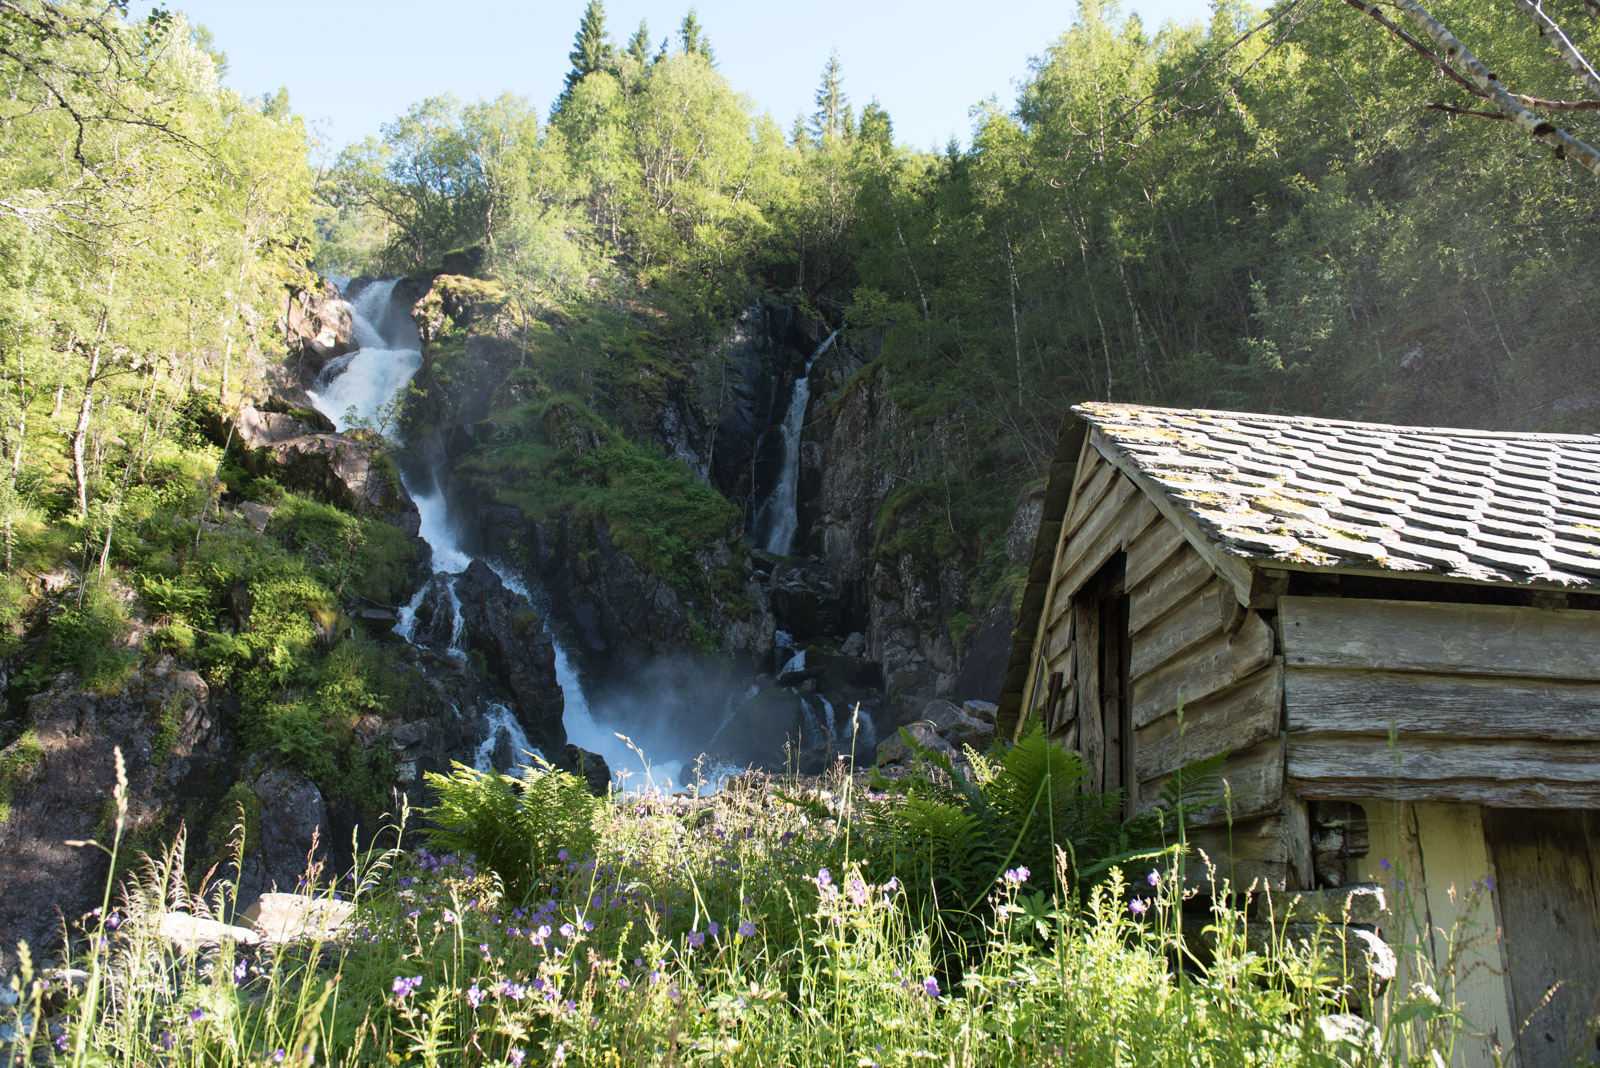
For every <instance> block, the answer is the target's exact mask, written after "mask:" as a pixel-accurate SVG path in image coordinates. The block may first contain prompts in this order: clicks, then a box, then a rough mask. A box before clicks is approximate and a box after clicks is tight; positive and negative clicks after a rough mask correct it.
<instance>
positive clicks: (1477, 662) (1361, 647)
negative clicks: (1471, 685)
mask: <svg viewBox="0 0 1600 1068" xmlns="http://www.w3.org/2000/svg"><path fill="white" fill-rule="evenodd" d="M1279 618H1280V620H1281V625H1282V629H1283V646H1284V654H1285V656H1286V657H1287V660H1288V663H1289V664H1290V665H1298V664H1323V665H1329V666H1338V667H1357V668H1382V669H1387V670H1390V671H1432V672H1472V673H1478V674H1486V675H1521V676H1534V677H1539V678H1553V679H1595V680H1600V612H1587V611H1583V610H1581V609H1550V608H1518V607H1512V606H1508V605H1475V604H1441V603H1438V602H1433V601H1373V600H1357V599H1353V598H1335V597H1284V598H1281V599H1280V600H1279Z"/></svg>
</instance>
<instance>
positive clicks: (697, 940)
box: [689, 931, 706, 949]
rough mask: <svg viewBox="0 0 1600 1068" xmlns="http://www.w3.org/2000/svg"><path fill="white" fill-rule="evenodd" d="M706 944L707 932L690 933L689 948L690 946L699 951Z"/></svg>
mask: <svg viewBox="0 0 1600 1068" xmlns="http://www.w3.org/2000/svg"><path fill="white" fill-rule="evenodd" d="M705 944H706V936H705V932H704V931H690V932H689V946H690V948H692V949H699V948H700V947H701V946H703V945H705Z"/></svg>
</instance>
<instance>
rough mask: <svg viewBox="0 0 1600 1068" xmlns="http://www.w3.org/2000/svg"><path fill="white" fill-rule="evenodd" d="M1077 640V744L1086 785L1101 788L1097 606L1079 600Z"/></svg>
mask: <svg viewBox="0 0 1600 1068" xmlns="http://www.w3.org/2000/svg"><path fill="white" fill-rule="evenodd" d="M1072 613H1073V615H1074V616H1075V617H1076V619H1075V620H1074V622H1073V627H1074V628H1075V630H1076V632H1077V635H1078V641H1077V644H1076V645H1075V646H1074V648H1075V649H1077V651H1078V748H1079V751H1080V752H1082V753H1083V762H1084V763H1085V764H1087V765H1088V766H1089V787H1090V789H1091V790H1093V791H1094V792H1095V793H1099V792H1100V788H1101V781H1100V768H1101V766H1102V764H1103V762H1104V759H1105V741H1104V739H1102V738H1101V737H1100V610H1099V606H1097V605H1093V604H1082V603H1080V604H1078V605H1076V606H1075V607H1074V608H1073V610H1072Z"/></svg>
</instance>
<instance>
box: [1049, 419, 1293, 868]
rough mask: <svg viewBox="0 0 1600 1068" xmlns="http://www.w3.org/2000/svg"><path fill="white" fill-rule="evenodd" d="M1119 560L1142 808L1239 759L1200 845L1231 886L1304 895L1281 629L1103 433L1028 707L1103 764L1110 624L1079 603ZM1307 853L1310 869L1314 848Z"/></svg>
mask: <svg viewBox="0 0 1600 1068" xmlns="http://www.w3.org/2000/svg"><path fill="white" fill-rule="evenodd" d="M1119 553H1121V554H1123V560H1124V565H1123V567H1124V574H1123V575H1122V581H1123V590H1124V592H1125V593H1126V595H1127V597H1128V619H1129V622H1128V630H1129V634H1130V639H1129V642H1130V650H1129V671H1128V675H1129V680H1130V685H1131V694H1130V697H1129V700H1130V705H1131V719H1132V726H1133V732H1134V733H1133V740H1132V744H1133V752H1132V759H1131V762H1130V764H1131V769H1132V771H1133V781H1132V782H1131V783H1130V784H1129V791H1128V792H1129V796H1130V797H1131V798H1132V799H1133V801H1132V803H1133V807H1134V809H1135V810H1136V811H1138V810H1147V809H1149V808H1152V807H1154V806H1155V804H1156V802H1157V800H1158V798H1159V795H1160V792H1161V789H1162V787H1163V786H1165V785H1166V783H1167V782H1168V780H1169V779H1170V777H1171V775H1172V773H1173V772H1174V771H1176V770H1177V769H1178V768H1180V767H1182V766H1183V765H1185V764H1188V763H1192V762H1193V761H1196V760H1199V759H1202V758H1204V757H1208V756H1211V755H1213V754H1216V753H1220V752H1224V751H1226V752H1228V753H1229V754H1230V756H1229V757H1228V760H1227V762H1226V764H1225V765H1224V768H1223V772H1222V775H1223V778H1224V779H1225V780H1226V781H1227V784H1228V796H1227V800H1226V802H1219V803H1218V804H1215V805H1212V806H1210V807H1209V808H1207V809H1205V810H1203V811H1200V812H1195V813H1192V814H1191V817H1190V819H1189V820H1188V824H1189V826H1190V827H1191V828H1192V832H1191V833H1192V834H1193V836H1194V838H1195V841H1196V842H1197V843H1198V844H1201V845H1202V846H1205V847H1207V852H1208V854H1209V855H1210V856H1211V857H1212V859H1213V860H1215V861H1217V862H1218V864H1219V870H1220V873H1221V874H1222V875H1224V876H1228V877H1231V878H1233V879H1235V880H1239V881H1240V882H1241V884H1242V885H1248V884H1249V883H1250V882H1251V881H1252V880H1257V879H1261V880H1265V881H1266V882H1268V883H1270V884H1271V885H1274V886H1284V885H1286V884H1287V885H1294V884H1295V883H1296V882H1297V881H1298V879H1297V874H1298V873H1297V872H1296V871H1295V869H1297V868H1299V867H1301V866H1302V863H1301V862H1298V858H1297V857H1296V850H1297V847H1296V845H1295V842H1296V841H1298V839H1299V838H1301V837H1303V836H1302V835H1297V834H1295V833H1293V827H1294V826H1296V825H1298V824H1299V823H1301V822H1303V818H1301V817H1303V808H1302V809H1301V810H1300V811H1299V812H1296V811H1295V810H1294V801H1293V799H1292V798H1291V799H1286V797H1285V776H1284V736H1283V730H1282V726H1283V724H1282V717H1283V712H1282V708H1283V679H1284V665H1283V661H1282V658H1281V657H1280V656H1278V655H1277V652H1278V651H1277V639H1276V635H1275V633H1274V630H1273V627H1272V626H1271V624H1270V623H1269V622H1268V621H1267V619H1266V618H1263V617H1262V616H1261V615H1260V614H1259V613H1257V612H1254V611H1245V610H1244V609H1243V608H1241V607H1240V604H1239V601H1238V598H1237V596H1236V594H1235V592H1234V590H1233V588H1232V587H1231V586H1230V585H1229V584H1228V583H1227V582H1225V581H1223V580H1222V579H1220V578H1219V577H1218V576H1217V574H1216V573H1215V571H1214V570H1213V569H1212V568H1211V566H1210V565H1209V564H1208V563H1207V562H1206V560H1205V559H1204V558H1202V557H1201V555H1200V554H1199V553H1198V552H1197V551H1196V550H1195V549H1194V547H1193V546H1191V545H1190V544H1189V542H1188V541H1187V540H1186V538H1185V536H1184V534H1183V532H1182V531H1181V530H1179V529H1178V528H1177V527H1176V526H1175V525H1174V524H1173V523H1171V522H1170V521H1169V520H1167V519H1166V518H1165V517H1163V516H1162V515H1161V514H1160V512H1159V511H1158V510H1157V509H1156V507H1155V506H1154V505H1153V504H1152V503H1151V501H1150V499H1149V498H1148V497H1147V496H1146V495H1145V494H1144V493H1143V492H1142V491H1141V490H1140V489H1139V488H1138V487H1137V486H1135V485H1134V484H1133V483H1132V482H1131V481H1130V480H1129V479H1128V478H1127V477H1126V476H1125V475H1123V474H1122V473H1121V472H1120V471H1118V470H1117V469H1116V468H1115V467H1114V466H1113V465H1112V464H1110V463H1109V462H1107V461H1106V459H1105V458H1104V457H1103V456H1102V455H1101V454H1100V453H1099V451H1098V450H1097V449H1096V447H1095V437H1094V435H1091V436H1090V439H1089V441H1088V443H1086V445H1085V447H1084V455H1083V457H1082V459H1081V461H1080V463H1079V465H1078V470H1077V477H1076V479H1075V483H1074V489H1073V494H1072V499H1071V501H1070V503H1069V504H1068V507H1067V512H1066V516H1065V518H1064V520H1063V523H1062V529H1061V533H1060V537H1059V541H1058V543H1057V546H1056V554H1055V562H1054V567H1053V571H1052V576H1051V583H1050V586H1049V589H1048V592H1047V593H1046V599H1045V606H1046V607H1045V611H1044V615H1043V619H1042V621H1041V625H1040V631H1039V637H1038V640H1037V642H1036V643H1035V647H1034V648H1035V654H1034V663H1033V666H1032V670H1031V677H1030V681H1029V685H1028V689H1027V690H1026V691H1025V692H1026V693H1027V694H1028V697H1029V699H1028V702H1027V709H1028V710H1030V711H1031V712H1036V713H1037V714H1038V715H1039V716H1040V718H1041V719H1042V721H1043V723H1044V725H1045V728H1046V730H1047V731H1048V733H1049V734H1050V735H1051V736H1052V737H1053V738H1055V739H1057V740H1059V741H1061V742H1062V743H1063V744H1065V745H1067V746H1069V747H1071V748H1075V749H1077V750H1078V751H1079V752H1081V753H1083V755H1084V757H1085V760H1086V761H1087V762H1088V763H1090V764H1091V766H1097V765H1098V762H1099V761H1100V760H1101V759H1102V756H1103V754H1104V740H1103V739H1102V738H1101V721H1100V717H1099V715H1098V710H1099V708H1100V694H1099V692H1098V687H1097V684H1098V671H1097V658H1098V657H1099V655H1100V640H1101V636H1100V635H1099V633H1098V627H1099V615H1098V613H1097V612H1096V611H1095V610H1093V607H1092V605H1089V604H1087V603H1085V598H1084V597H1082V596H1080V595H1081V593H1082V591H1083V590H1084V589H1085V586H1086V585H1087V584H1089V583H1090V582H1091V580H1093V579H1094V578H1095V577H1096V576H1097V575H1099V574H1100V573H1101V572H1102V570H1103V569H1104V568H1105V567H1106V566H1107V564H1108V563H1109V562H1111V561H1112V560H1113V559H1114V558H1115V557H1116V556H1117V554H1119ZM1180 707H1181V708H1182V714H1181V716H1180V713H1179V709H1180ZM1086 710H1093V711H1095V713H1096V714H1095V715H1085V714H1084V712H1085V711H1086ZM1230 817H1231V820H1232V827H1231V829H1230V827H1229V821H1230ZM1230 841H1231V842H1232V843H1233V845H1232V848H1231V850H1230V848H1229V845H1228V843H1229V842H1230ZM1300 852H1305V853H1306V855H1307V859H1306V860H1305V861H1304V862H1303V864H1304V866H1308V865H1309V859H1308V858H1309V846H1308V845H1307V846H1305V847H1304V849H1301V850H1300ZM1224 863H1225V865H1226V867H1225V869H1224V868H1223V865H1224ZM1304 874H1305V875H1309V871H1306V872H1305V873H1304ZM1302 877H1303V876H1302Z"/></svg>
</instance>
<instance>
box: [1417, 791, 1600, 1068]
mask: <svg viewBox="0 0 1600 1068" xmlns="http://www.w3.org/2000/svg"><path fill="white" fill-rule="evenodd" d="M1410 807H1411V809H1412V817H1413V819H1414V820H1415V823H1416V828H1417V856H1418V859H1419V860H1420V861H1421V864H1420V866H1419V867H1417V868H1416V869H1414V871H1415V875H1414V876H1413V878H1414V880H1415V881H1414V883H1413V885H1412V888H1411V892H1410V894H1409V895H1406V894H1405V891H1401V893H1402V895H1404V896H1411V897H1413V898H1414V897H1418V896H1420V897H1423V898H1425V899H1426V901H1427V910H1428V916H1429V919H1430V921H1431V923H1432V925H1433V930H1432V932H1431V934H1432V938H1431V939H1430V942H1431V949H1432V950H1433V968H1434V977H1435V978H1434V979H1433V981H1434V982H1437V983H1440V985H1441V986H1443V985H1444V984H1449V987H1451V988H1453V989H1454V991H1455V996H1456V997H1457V998H1459V999H1460V1000H1461V1002H1462V1003H1463V1005H1464V1007H1465V1009H1466V1011H1467V1013H1468V1014H1469V1015H1470V1017H1471V1019H1472V1021H1473V1023H1474V1024H1476V1025H1477V1026H1476V1027H1474V1028H1472V1030H1474V1031H1482V1032H1486V1033H1488V1034H1491V1035H1494V1034H1498V1035H1499V1036H1501V1040H1502V1042H1504V1041H1505V1039H1508V1038H1511V1037H1512V1036H1515V1035H1516V1028H1515V1027H1514V1025H1513V1017H1512V1013H1511V1006H1510V1000H1509V998H1508V996H1507V995H1508V991H1507V989H1506V958H1505V953H1504V950H1505V946H1504V942H1505V940H1504V939H1501V938H1495V937H1492V936H1493V935H1494V934H1496V928H1497V927H1498V926H1499V924H1498V923H1497V921H1496V917H1495V907H1494V905H1495V903H1494V901H1493V896H1494V895H1492V894H1488V893H1477V892H1474V891H1473V889H1472V888H1473V886H1474V884H1476V885H1478V886H1480V887H1481V886H1482V885H1483V883H1484V881H1485V880H1489V879H1490V877H1491V875H1493V876H1494V878H1493V880H1492V881H1494V882H1499V881H1500V879H1499V876H1498V875H1497V874H1495V873H1493V872H1492V871H1491V870H1490V867H1489V852H1488V845H1487V841H1486V839H1485V836H1484V833H1483V830H1484V829H1483V810H1482V809H1480V808H1479V807H1478V806H1477V805H1435V804H1420V805H1412V806H1410ZM1525 815H1527V814H1524V813H1519V814H1518V818H1519V819H1520V818H1523V817H1524V816H1525ZM1417 884H1420V885H1421V891H1422V892H1421V894H1417V892H1416V891H1417ZM1510 933H1511V932H1510V930H1509V929H1507V930H1506V934H1507V936H1509V935H1510ZM1587 944H1588V945H1590V946H1593V945H1594V944H1595V943H1594V942H1593V941H1592V940H1591V941H1589V942H1588V943H1587ZM1591 956H1592V953H1591ZM1539 994H1540V996H1543V994H1544V991H1543V990H1542V989H1541V990H1540V991H1539ZM1517 1019H1519V1020H1520V1019H1526V1017H1524V1016H1521V1015H1520V1014H1519V1015H1518V1017H1517ZM1463 1037H1466V1036H1463ZM1526 1037H1527V1036H1526V1034H1524V1035H1523V1036H1518V1037H1517V1040H1516V1044H1515V1047H1514V1048H1515V1049H1516V1050H1517V1051H1518V1052H1525V1051H1526V1047H1525V1046H1524V1042H1525V1040H1526ZM1459 1049H1460V1056H1459V1060H1458V1059H1457V1058H1452V1059H1451V1064H1457V1063H1459V1064H1461V1066H1462V1068H1491V1066H1493V1065H1498V1064H1502V1063H1505V1062H1503V1061H1502V1060H1501V1059H1500V1058H1498V1057H1494V1056H1492V1055H1491V1053H1490V1050H1489V1049H1488V1047H1487V1044H1485V1043H1482V1042H1481V1041H1480V1042H1463V1043H1461V1045H1460V1047H1459ZM1511 1063H1517V1061H1512V1062H1511ZM1520 1063H1521V1066H1522V1068H1534V1066H1535V1065H1536V1064H1537V1061H1530V1060H1529V1059H1528V1058H1527V1057H1526V1056H1524V1057H1522V1058H1521V1059H1520ZM1561 1063H1562V1064H1566V1063H1569V1062H1566V1061H1563V1062H1561Z"/></svg>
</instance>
